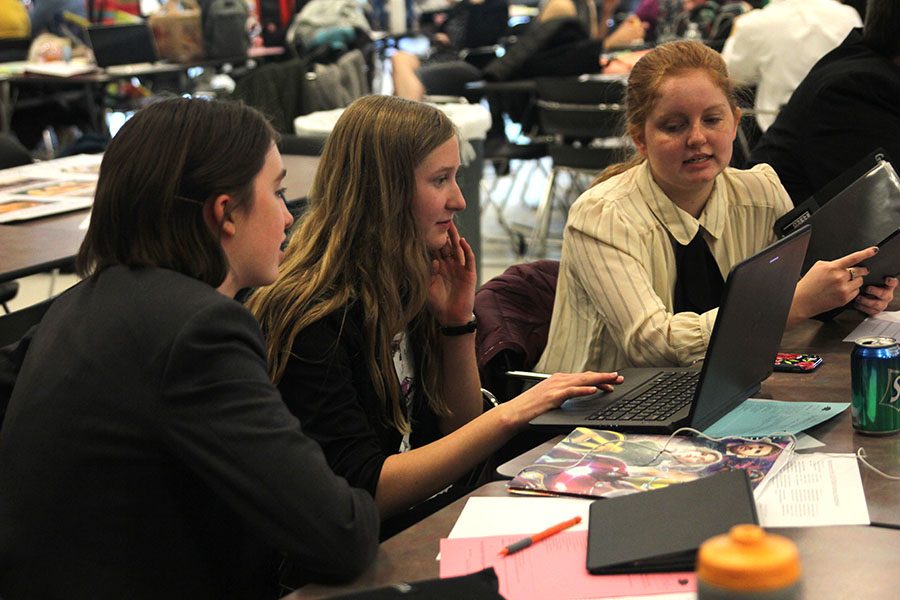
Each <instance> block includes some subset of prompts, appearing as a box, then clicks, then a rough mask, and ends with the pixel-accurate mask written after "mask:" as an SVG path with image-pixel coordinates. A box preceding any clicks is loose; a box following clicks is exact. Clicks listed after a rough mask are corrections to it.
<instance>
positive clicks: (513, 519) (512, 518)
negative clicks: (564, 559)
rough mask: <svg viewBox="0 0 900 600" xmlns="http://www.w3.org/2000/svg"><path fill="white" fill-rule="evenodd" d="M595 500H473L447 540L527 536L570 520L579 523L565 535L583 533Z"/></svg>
mask: <svg viewBox="0 0 900 600" xmlns="http://www.w3.org/2000/svg"><path fill="white" fill-rule="evenodd" d="M594 500H596V498H544V497H528V496H473V497H472V498H469V499H468V500H467V501H466V505H465V507H463V511H462V514H460V515H459V519H458V520H457V521H456V525H454V526H453V529H452V530H451V531H450V535H449V536H447V537H450V538H465V537H485V536H491V535H511V534H523V535H530V534H532V533H534V532H536V531H543V530H544V529H547V528H548V527H552V526H553V525H556V524H557V523H561V522H563V521H566V520H568V519H571V518H572V517H578V516H580V517H581V523H579V524H578V525H575V526H573V527H572V528H570V529H568V530H567V531H581V530H586V529H587V525H588V510H589V507H590V505H591V502H593V501H594Z"/></svg>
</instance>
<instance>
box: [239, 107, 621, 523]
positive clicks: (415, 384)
mask: <svg viewBox="0 0 900 600" xmlns="http://www.w3.org/2000/svg"><path fill="white" fill-rule="evenodd" d="M459 160H460V159H459V145H458V141H457V132H456V131H455V128H454V126H453V124H452V123H451V122H450V121H449V119H448V118H447V116H446V115H445V114H444V113H443V112H441V111H440V110H438V109H436V108H433V107H431V106H428V105H426V104H422V103H418V102H413V101H409V100H404V99H401V98H397V97H394V96H366V97H363V98H361V99H359V100H357V101H355V102H354V103H353V104H351V105H350V106H349V107H348V108H347V109H346V110H345V111H344V113H343V114H342V115H341V117H340V118H339V119H338V121H337V124H336V125H335V128H334V130H333V131H332V132H331V134H330V135H329V136H328V140H327V142H326V144H325V149H324V151H323V153H322V161H321V163H320V166H319V170H318V172H317V173H316V177H315V180H314V182H313V185H312V189H311V190H310V194H309V209H308V211H307V212H306V213H305V214H304V215H303V216H302V217H300V220H299V222H298V224H297V227H296V228H295V230H294V233H293V234H292V237H291V241H290V243H289V245H288V248H287V258H286V260H285V263H284V264H283V265H282V267H281V269H280V273H279V276H278V280H277V281H276V282H275V284H274V285H272V286H270V287H268V288H264V289H261V290H259V291H257V292H256V293H255V294H254V295H253V296H251V298H250V299H249V300H248V306H249V308H250V309H251V310H252V312H253V313H254V314H255V315H256V316H257V318H258V319H259V322H260V325H261V326H262V328H263V331H265V333H266V338H267V340H268V350H269V368H270V372H271V375H272V377H273V378H274V380H275V382H276V383H277V384H278V386H279V388H280V389H281V392H282V396H283V397H284V400H285V402H287V404H288V406H289V407H290V409H291V411H293V412H294V414H296V415H297V416H298V417H299V418H300V419H301V421H302V423H303V431H304V432H305V433H307V434H308V435H310V436H312V437H313V438H314V439H316V440H317V441H318V442H319V443H320V444H321V445H322V448H323V450H324V451H325V455H326V456H327V457H328V460H329V463H330V464H331V466H332V468H333V469H334V470H335V472H336V473H337V474H339V475H341V476H343V477H346V478H347V481H349V482H350V483H351V484H352V485H357V486H360V487H362V488H364V489H366V490H369V492H371V493H372V495H373V496H374V497H375V502H376V504H377V505H378V509H379V512H380V514H381V516H382V518H383V519H385V520H386V521H385V522H384V523H383V531H384V532H385V533H386V534H387V533H388V532H391V533H393V532H395V531H397V530H399V529H401V528H402V527H403V526H404V525H406V524H409V523H410V522H412V521H415V520H416V519H418V518H421V517H422V516H425V515H426V514H428V513H429V511H431V510H434V509H436V508H438V507H440V506H441V505H443V504H444V503H446V501H447V500H449V499H452V498H453V497H454V495H453V492H454V491H457V492H458V490H459V486H454V488H453V490H451V492H447V493H444V494H441V495H440V496H437V497H435V498H432V496H435V495H436V494H439V493H440V492H441V491H442V490H445V488H447V487H448V486H450V485H451V484H453V483H454V482H456V481H457V480H459V479H460V478H462V477H463V476H464V475H466V473H468V472H469V471H471V470H472V469H473V468H474V467H476V466H477V465H478V464H479V463H480V462H481V461H484V460H485V459H486V458H488V457H490V456H491V454H492V453H493V452H495V451H496V450H497V449H499V448H500V447H501V446H502V445H503V444H504V443H505V442H506V441H507V440H509V439H510V438H511V437H512V436H513V434H514V433H516V432H517V431H519V430H520V429H522V428H523V427H524V426H525V425H526V424H527V423H528V422H529V421H530V420H531V419H532V418H534V417H536V416H538V415H540V414H542V413H543V412H545V411H547V410H550V409H552V408H555V407H557V406H559V405H560V404H561V403H562V402H563V401H565V400H566V399H567V398H570V397H573V396H579V395H584V394H588V393H591V392H593V391H594V390H596V389H598V388H600V389H604V390H609V389H611V387H610V384H613V383H617V382H618V381H620V380H621V379H620V378H619V377H617V375H616V374H609V373H581V374H564V373H560V374H556V375H554V376H552V377H550V378H549V379H547V380H545V381H543V382H541V383H539V384H538V385H536V386H534V387H532V388H531V389H530V390H528V391H526V392H524V393H523V394H521V395H519V396H517V397H515V398H513V399H511V400H509V401H508V402H505V403H503V404H500V405H499V406H497V407H496V408H493V409H491V410H489V411H487V412H482V411H483V408H484V403H483V399H482V393H481V388H480V381H479V377H478V370H477V368H476V362H475V328H476V323H475V320H474V317H473V313H472V310H473V306H474V301H475V285H476V273H475V256H474V255H473V253H472V249H471V248H470V247H469V245H468V244H467V243H466V241H465V240H464V239H462V238H461V237H460V236H459V233H458V232H457V229H456V226H455V225H454V223H453V215H454V214H455V213H456V212H458V211H461V210H463V209H464V208H465V207H466V202H465V200H464V199H463V197H462V194H461V192H460V190H459V186H458V185H457V183H456V177H457V173H458V170H459V165H460V162H459ZM430 498H431V500H429V499H430ZM426 500H428V502H425V501H426ZM414 506H415V507H416V508H415V509H414V510H412V511H409V509H410V508H411V507H414ZM391 517H395V518H394V519H390V518H391ZM388 519H390V520H388Z"/></svg>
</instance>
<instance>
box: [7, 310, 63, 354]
mask: <svg viewBox="0 0 900 600" xmlns="http://www.w3.org/2000/svg"><path fill="white" fill-rule="evenodd" d="M54 300H55V298H48V299H47V300H43V301H41V302H38V303H37V304H32V305H31V306H27V307H25V308H22V309H19V310H17V311H14V312H11V313H9V314H8V315H2V316H0V348H2V347H3V346H7V345H9V344H12V343H13V342H15V341H17V340H19V339H20V338H21V337H22V336H23V335H25V333H26V332H27V331H28V330H29V329H31V328H32V327H33V326H35V325H37V324H38V323H40V321H41V319H42V318H43V317H44V313H46V312H47V309H48V308H50V305H51V304H53V301H54Z"/></svg>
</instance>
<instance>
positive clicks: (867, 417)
mask: <svg viewBox="0 0 900 600" xmlns="http://www.w3.org/2000/svg"><path fill="white" fill-rule="evenodd" d="M850 383H851V388H852V392H853V401H852V404H851V406H850V411H851V413H850V414H851V416H852V419H853V428H854V429H856V430H857V431H859V432H860V433H866V434H873V435H882V434H889V433H896V432H897V431H900V345H898V344H897V340H895V339H894V338H890V337H866V338H860V339H858V340H856V345H855V346H854V347H853V352H852V353H851V354H850Z"/></svg>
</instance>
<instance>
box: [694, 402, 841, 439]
mask: <svg viewBox="0 0 900 600" xmlns="http://www.w3.org/2000/svg"><path fill="white" fill-rule="evenodd" d="M849 406H850V403H849V402H784V401H781V400H760V399H756V398H749V399H747V400H744V402H742V403H741V404H740V405H739V406H738V407H737V408H735V409H734V410H732V411H731V412H729V413H728V414H726V415H725V416H724V417H722V418H721V419H719V420H718V421H716V422H715V423H713V424H712V425H710V426H709V427H708V428H707V429H706V431H704V432H703V433H705V434H706V435H708V436H711V437H725V436H741V437H763V436H767V435H771V434H773V433H792V434H794V435H796V434H798V433H800V432H801V431H803V430H805V429H809V428H810V427H813V426H815V425H818V424H819V423H822V422H824V421H827V420H828V419H830V418H831V417H835V416H837V415H839V414H841V413H842V412H843V411H844V410H846V409H847V407H849Z"/></svg>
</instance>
